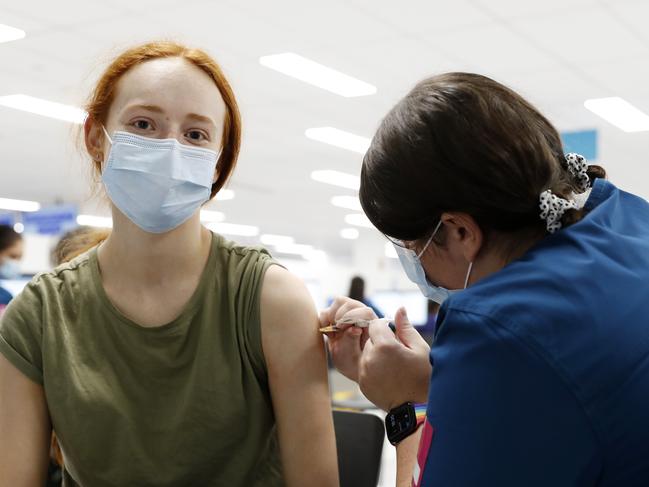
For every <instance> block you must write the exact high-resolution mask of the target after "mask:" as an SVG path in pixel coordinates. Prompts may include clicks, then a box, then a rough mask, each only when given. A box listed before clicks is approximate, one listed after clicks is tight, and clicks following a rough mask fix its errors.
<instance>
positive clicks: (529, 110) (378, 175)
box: [360, 73, 606, 241]
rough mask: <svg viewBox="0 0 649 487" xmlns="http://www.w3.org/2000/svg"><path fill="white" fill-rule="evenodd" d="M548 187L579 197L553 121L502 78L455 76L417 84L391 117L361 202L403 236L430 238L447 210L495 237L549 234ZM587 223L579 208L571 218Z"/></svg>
mask: <svg viewBox="0 0 649 487" xmlns="http://www.w3.org/2000/svg"><path fill="white" fill-rule="evenodd" d="M588 173H589V177H590V178H591V180H592V179H594V178H595V177H605V174H606V173H605V171H604V170H603V169H602V168H600V167H599V166H590V168H589V170H588ZM547 189H551V190H552V192H553V193H554V194H556V195H559V196H562V197H564V198H569V197H570V196H571V193H572V192H575V193H577V192H579V190H578V187H577V185H576V183H575V181H574V180H573V178H572V176H571V175H570V173H569V172H568V170H567V167H566V165H565V162H564V154H563V148H562V145H561V139H560V137H559V134H558V132H557V130H556V129H555V128H554V127H553V126H552V124H551V123H550V122H549V121H548V120H547V119H546V118H545V117H544V116H543V115H541V113H539V111H538V110H536V109H535V108H534V107H533V106H532V105H531V104H530V103H528V102H527V101H526V100H524V99H523V98H522V97H521V96H520V95H518V94H517V93H515V92H514V91H512V90H510V89H509V88H507V87H505V86H503V85H501V84H500V83H498V82H496V81H494V80H492V79H489V78H487V77H485V76H480V75H477V74H470V73H447V74H442V75H439V76H434V77H432V78H428V79H426V80H424V81H422V82H420V83H419V84H417V86H415V88H414V89H413V90H412V91H411V92H410V93H408V95H407V96H406V97H405V98H404V99H402V100H401V101H400V102H399V103H398V104H397V105H396V106H395V107H394V108H393V109H392V110H391V111H390V112H389V113H388V115H387V116H386V117H385V118H384V119H383V121H382V123H381V125H380V127H379V129H378V131H377V132H376V135H375V136H374V138H373V140H372V144H371V146H370V148H369V150H368V151H367V153H366V154H365V158H364V160H363V168H362V171H361V188H360V200H361V204H362V206H363V209H364V211H365V213H366V214H367V216H368V218H369V219H370V220H371V221H372V223H373V224H374V225H375V226H376V227H377V228H378V229H379V230H380V231H381V232H383V233H384V234H385V235H388V236H390V237H394V238H397V239H401V240H407V241H412V240H417V239H420V238H423V237H425V236H427V235H428V234H429V233H430V231H431V230H432V229H433V227H434V226H435V225H436V224H437V222H438V221H439V218H440V216H441V214H442V213H443V212H445V211H461V212H466V213H468V214H469V215H471V216H472V217H473V218H475V220H476V221H477V223H478V224H479V225H480V227H481V229H482V230H483V231H484V232H485V234H486V235H487V236H488V235H489V233H490V232H491V231H497V232H503V233H507V232H514V231H518V230H522V229H528V230H531V231H532V232H534V233H538V234H539V235H543V234H544V233H545V222H544V221H542V220H541V219H540V217H539V213H540V210H539V195H540V193H541V192H542V191H545V190H547ZM579 218H580V214H579V212H577V211H576V210H570V211H569V212H567V213H566V215H564V220H563V221H564V224H569V223H572V222H574V221H576V220H578V219H579Z"/></svg>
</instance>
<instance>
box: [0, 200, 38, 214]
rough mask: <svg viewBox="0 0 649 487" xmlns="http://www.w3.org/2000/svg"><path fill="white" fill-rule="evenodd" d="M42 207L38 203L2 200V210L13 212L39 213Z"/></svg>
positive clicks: (0, 206) (0, 205) (0, 204)
mask: <svg viewBox="0 0 649 487" xmlns="http://www.w3.org/2000/svg"><path fill="white" fill-rule="evenodd" d="M40 208H41V205H40V203H37V202H36V201H25V200H12V199H9V198H0V209H1V210H11V211H25V212H29V211H38V210H40Z"/></svg>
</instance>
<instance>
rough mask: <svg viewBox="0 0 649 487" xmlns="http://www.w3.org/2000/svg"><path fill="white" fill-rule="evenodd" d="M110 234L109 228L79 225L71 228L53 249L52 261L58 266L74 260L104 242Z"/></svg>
mask: <svg viewBox="0 0 649 487" xmlns="http://www.w3.org/2000/svg"><path fill="white" fill-rule="evenodd" d="M109 235H110V231H109V230H106V229H98V228H92V227H78V228H75V229H74V230H70V231H69V232H68V233H66V234H65V235H63V236H62V237H61V239H60V240H59V241H58V243H57V244H56V246H55V247H54V250H52V256H51V257H52V263H53V264H54V266H55V267H56V266H59V265H61V264H63V263H64V262H67V261H69V260H72V259H74V258H75V257H77V256H79V255H81V254H83V253H84V252H85V251H87V250H88V249H91V248H93V247H96V246H97V245H99V244H100V243H102V242H103V241H104V240H106V239H107V238H108V236H109Z"/></svg>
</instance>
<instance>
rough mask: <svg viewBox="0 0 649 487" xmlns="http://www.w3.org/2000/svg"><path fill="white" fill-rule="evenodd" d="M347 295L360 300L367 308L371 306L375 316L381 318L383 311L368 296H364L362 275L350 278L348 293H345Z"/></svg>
mask: <svg viewBox="0 0 649 487" xmlns="http://www.w3.org/2000/svg"><path fill="white" fill-rule="evenodd" d="M347 296H348V297H350V298H351V299H354V300H356V301H360V302H361V303H363V304H364V305H365V306H367V307H369V308H372V310H373V311H374V312H375V313H376V316H378V317H379V318H383V312H382V311H381V310H380V309H379V308H377V307H376V305H375V304H374V303H373V302H372V301H371V300H370V299H369V298H367V297H366V296H365V279H363V278H362V277H360V276H354V277H352V280H351V282H350V284H349V293H348V294H347Z"/></svg>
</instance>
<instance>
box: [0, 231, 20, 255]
mask: <svg viewBox="0 0 649 487" xmlns="http://www.w3.org/2000/svg"><path fill="white" fill-rule="evenodd" d="M22 239H23V237H22V236H21V235H20V234H19V233H18V232H16V231H15V230H14V229H13V227H11V226H9V225H0V252H4V251H5V250H7V249H8V248H10V247H11V246H13V245H14V244H15V243H16V242H19V241H21V240H22Z"/></svg>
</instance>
